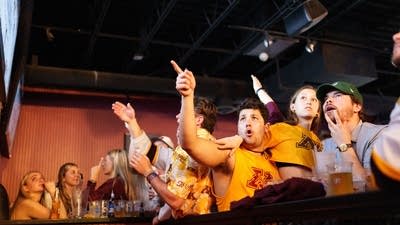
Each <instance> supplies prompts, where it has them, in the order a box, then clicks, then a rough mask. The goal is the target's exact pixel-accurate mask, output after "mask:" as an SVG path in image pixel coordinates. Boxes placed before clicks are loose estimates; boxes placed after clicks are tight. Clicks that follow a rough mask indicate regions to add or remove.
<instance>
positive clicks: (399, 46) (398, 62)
mask: <svg viewBox="0 0 400 225" xmlns="http://www.w3.org/2000/svg"><path fill="white" fill-rule="evenodd" d="M393 42H394V43H393V53H392V63H393V65H394V66H396V67H397V68H400V32H398V33H396V34H395V35H393Z"/></svg>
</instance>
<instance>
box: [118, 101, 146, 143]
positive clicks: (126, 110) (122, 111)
mask: <svg viewBox="0 0 400 225" xmlns="http://www.w3.org/2000/svg"><path fill="white" fill-rule="evenodd" d="M112 109H113V111H114V114H115V115H117V116H118V117H119V118H120V120H122V121H124V122H125V123H126V124H127V125H128V126H127V128H128V130H129V133H130V134H131V137H133V138H136V137H138V136H140V135H141V134H142V133H143V130H142V128H140V126H139V123H138V122H137V120H136V112H135V109H133V107H132V106H131V104H130V103H128V104H127V105H124V104H122V103H121V102H115V103H114V104H112Z"/></svg>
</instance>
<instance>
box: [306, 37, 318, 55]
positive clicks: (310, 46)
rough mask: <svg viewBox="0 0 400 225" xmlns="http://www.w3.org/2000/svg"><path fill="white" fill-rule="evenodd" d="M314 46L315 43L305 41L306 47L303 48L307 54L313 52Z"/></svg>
mask: <svg viewBox="0 0 400 225" xmlns="http://www.w3.org/2000/svg"><path fill="white" fill-rule="evenodd" d="M316 44H317V42H316V41H312V40H307V44H306V46H305V47H304V48H305V49H306V51H307V52H308V53H312V52H314V49H315V45H316Z"/></svg>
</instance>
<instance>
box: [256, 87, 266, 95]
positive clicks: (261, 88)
mask: <svg viewBox="0 0 400 225" xmlns="http://www.w3.org/2000/svg"><path fill="white" fill-rule="evenodd" d="M261 90H264V88H263V87H260V88H259V89H257V91H256V95H258V92H259V91H261Z"/></svg>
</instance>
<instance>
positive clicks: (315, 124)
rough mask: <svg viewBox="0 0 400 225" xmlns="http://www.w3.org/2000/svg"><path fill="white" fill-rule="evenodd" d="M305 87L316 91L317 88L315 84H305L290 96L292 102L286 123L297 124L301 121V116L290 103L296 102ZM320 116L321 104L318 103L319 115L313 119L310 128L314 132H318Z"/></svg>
mask: <svg viewBox="0 0 400 225" xmlns="http://www.w3.org/2000/svg"><path fill="white" fill-rule="evenodd" d="M304 89H311V90H314V91H316V89H315V88H314V87H313V86H311V85H305V86H302V87H300V88H299V89H297V91H296V92H295V93H294V94H293V95H292V97H291V98H290V102H289V110H288V117H287V120H286V121H285V122H286V123H288V124H290V125H297V124H298V123H299V118H298V117H297V115H296V113H295V112H293V111H292V110H291V109H290V105H291V104H294V103H295V102H296V98H297V96H298V95H299V93H300V92H301V91H303V90H304ZM320 118H321V104H319V103H318V113H317V116H316V117H314V119H313V121H312V122H311V128H310V130H311V131H313V132H314V133H317V132H318V129H319V124H320Z"/></svg>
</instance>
